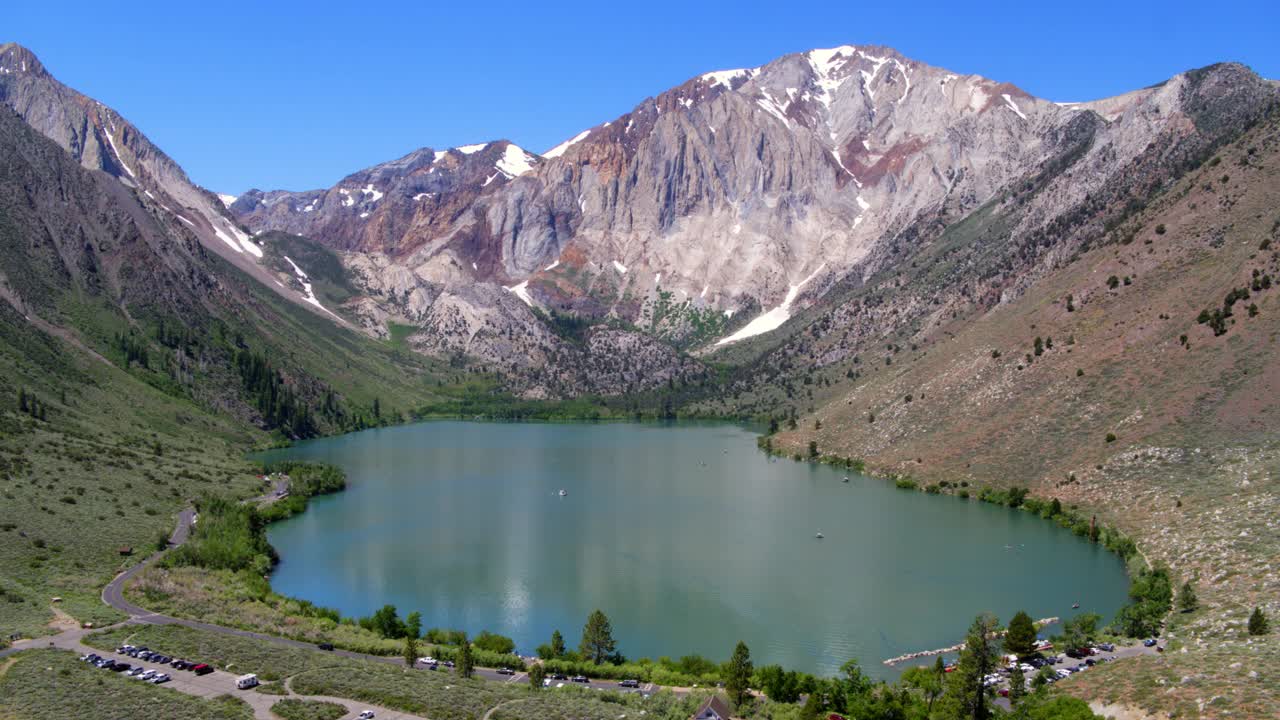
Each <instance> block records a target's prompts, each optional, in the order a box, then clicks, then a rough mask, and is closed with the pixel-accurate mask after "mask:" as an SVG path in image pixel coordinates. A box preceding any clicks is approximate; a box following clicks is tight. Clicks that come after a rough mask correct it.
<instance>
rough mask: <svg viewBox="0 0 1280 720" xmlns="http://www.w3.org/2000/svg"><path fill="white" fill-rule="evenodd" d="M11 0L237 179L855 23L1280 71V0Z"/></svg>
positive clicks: (8, 35)
mask: <svg viewBox="0 0 1280 720" xmlns="http://www.w3.org/2000/svg"><path fill="white" fill-rule="evenodd" d="M6 5H7V7H5V8H3V9H0V35H2V36H0V41H9V40H12V41H16V42H19V43H22V44H23V45H26V46H27V47H29V48H31V49H32V50H34V51H35V52H36V54H37V55H38V56H39V57H40V58H41V60H43V61H44V63H45V65H46V66H47V67H48V68H49V69H50V71H51V72H53V73H54V75H55V76H57V77H58V78H59V79H60V80H62V81H63V82H65V83H67V84H68V85H70V86H72V87H74V88H76V89H78V90H80V91H82V92H84V93H86V94H88V95H90V96H92V97H94V98H97V99H98V100H101V101H102V102H104V103H106V104H108V105H110V106H112V107H114V108H115V109H117V110H118V111H120V112H121V113H122V114H123V115H124V116H125V117H127V118H129V119H130V120H131V121H133V122H134V123H135V124H136V125H137V126H139V127H140V128H141V129H142V131H143V132H145V133H146V134H147V135H148V136H149V137H150V138H151V139H152V140H153V141H155V142H156V143H157V144H158V145H159V146H160V147H161V148H163V149H164V150H165V151H166V152H168V153H169V154H170V155H171V156H173V157H174V158H175V159H176V160H177V161H178V162H179V163H181V164H182V165H183V167H185V168H186V170H187V172H188V173H189V174H190V175H191V176H192V178H193V179H194V180H195V181H196V182H198V183H200V184H202V185H205V186H206V187H209V188H210V189H213V190H217V191H221V192H231V193H238V192H241V191H243V190H245V189H247V188H250V187H259V188H287V189H293V190H302V189H309V188H316V187H327V186H329V185H331V184H333V183H334V182H336V181H337V180H338V179H340V178H341V177H342V176H343V175H345V174H347V173H349V172H352V171H354V170H357V169H360V168H362V167H367V166H369V165H372V164H375V163H378V162H382V161H384V160H389V159H392V158H395V157H399V156H400V155H403V154H405V153H407V152H409V151H411V150H413V149H415V148H418V147H423V146H431V147H450V146H455V145H462V144H467V143H474V142H480V141H485V140H494V139H499V138H508V139H510V140H512V141H514V142H516V143H517V144H520V145H522V146H524V147H527V148H529V149H531V150H535V151H543V150H546V149H548V148H550V147H552V146H554V145H556V144H557V143H559V142H560V141H561V140H564V139H565V138H568V137H570V136H572V135H574V134H576V133H577V132H578V131H579V130H581V129H583V128H586V127H589V126H591V125H595V124H596V123H599V122H603V121H604V120H608V119H611V118H613V117H616V116H617V115H620V114H622V113H623V112H626V111H627V110H629V109H630V108H631V107H633V106H634V105H636V104H637V103H638V102H639V101H640V100H642V99H644V98H645V97H648V96H650V95H654V94H656V93H659V92H661V91H663V90H665V89H666V88H669V87H671V86H673V85H677V84H679V83H681V82H683V81H684V80H686V79H688V78H689V77H691V76H693V75H697V74H700V73H702V72H706V71H709V70H717V69H725V68H735V67H750V66H755V65H760V64H763V63H765V62H768V61H769V60H771V59H773V58H775V57H777V56H779V55H783V54H785V53H788V52H796V51H801V50H807V49H810V48H814V47H831V46H834V45H841V44H846V43H847V44H879V45H888V46H891V47H894V48H897V49H898V50H900V51H901V52H902V53H904V54H905V55H907V56H908V57H911V58H914V59H916V60H920V61H923V62H927V63H930V64H933V65H938V66H942V67H946V68H949V69H951V70H954V71H958V72H962V73H978V74H981V75H985V76H987V77H991V78H994V79H997V80H1002V81H1007V82H1012V83H1014V84H1016V85H1018V86H1020V87H1022V88H1023V89H1025V90H1027V91H1028V92H1030V93H1032V94H1034V95H1038V96H1041V97H1045V98H1048V99H1050V100H1058V101H1067V100H1088V99H1093V98H1097V97H1104V96H1108V95H1114V94H1117V93H1121V92H1125V91H1127V90H1131V89H1134V88H1138V87H1142V86H1146V85H1150V84H1153V83H1156V82H1159V81H1161V80H1163V79H1165V78H1167V77H1169V76H1170V75H1173V74H1175V73H1177V72H1180V71H1182V70H1186V69H1189V68H1193V67H1199V66H1202V65H1207V64H1210V63H1213V62H1217V61H1221V60H1236V61H1240V62H1243V63H1246V64H1248V65H1250V66H1251V67H1253V68H1254V69H1255V70H1256V71H1258V72H1259V73H1260V74H1262V75H1264V76H1266V77H1269V78H1280V50H1278V49H1277V46H1280V33H1278V31H1277V28H1280V2H1276V1H1275V0H1271V1H1270V2H1261V1H1259V2H1203V1H1200V2H1195V3H1181V2H1163V3H1155V2H1124V1H1123V0H1110V1H1109V2H1093V1H1092V0H1078V1H1075V2H1066V3H1043V4H1042V3H1037V2H1018V3H985V4H984V3H972V2H970V3H933V2H924V1H922V0H915V1H912V2H876V3H856V2H840V0H827V1H826V2H822V3H806V2H800V1H798V0H774V1H773V2H767V3H756V2H705V3H699V2H692V1H690V0H685V1H684V2H666V1H656V2H643V1H642V2H627V3H620V2H599V1H598V2H593V3H583V2H561V3H539V2H529V1H528V0H525V1H524V2H504V1H501V0H496V1H495V0H490V1H487V2H467V3H463V2H454V3H428V2H417V3H398V2H393V1H391V0H386V1H383V2H345V3H332V4H330V3H326V2H320V1H313V2H306V3H293V2H275V3H234V2H204V3H198V4H197V3H184V2H178V3H147V2H135V3H105V2H101V1H100V0H99V1H98V2H93V3H79V2H74V1H66V0H64V1H60V2H45V3H30V2H13V3H7V4H6ZM258 5H261V7H257V6H258Z"/></svg>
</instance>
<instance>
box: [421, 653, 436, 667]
mask: <svg viewBox="0 0 1280 720" xmlns="http://www.w3.org/2000/svg"><path fill="white" fill-rule="evenodd" d="M435 661H436V659H435V658H433V657H431V656H430V655H428V656H426V657H420V658H418V662H420V663H422V664H423V665H431V664H432V663H434V662H435Z"/></svg>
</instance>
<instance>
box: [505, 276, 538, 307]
mask: <svg viewBox="0 0 1280 720" xmlns="http://www.w3.org/2000/svg"><path fill="white" fill-rule="evenodd" d="M503 289H504V290H506V291H507V292H509V293H512V294H513V295H515V296H516V297H518V298H520V299H521V300H523V301H524V304H525V305H528V306H529V307H533V298H532V297H530V296H529V281H528V280H525V281H524V282H521V283H517V284H515V285H512V286H511V287H509V288H503Z"/></svg>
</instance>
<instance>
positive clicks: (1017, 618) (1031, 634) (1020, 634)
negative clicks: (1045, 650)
mask: <svg viewBox="0 0 1280 720" xmlns="http://www.w3.org/2000/svg"><path fill="white" fill-rule="evenodd" d="M1035 644H1036V626H1035V624H1034V623H1032V622H1031V616H1030V615H1028V614H1027V613H1026V612H1024V611H1022V610H1019V611H1018V612H1017V614H1016V615H1014V616H1013V619H1012V620H1010V621H1009V630H1008V632H1006V633H1005V636H1004V649H1005V650H1006V651H1008V652H1010V653H1012V654H1014V655H1017V656H1018V657H1026V656H1027V655H1030V654H1031V653H1032V652H1033V651H1034V650H1035Z"/></svg>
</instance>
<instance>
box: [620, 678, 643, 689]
mask: <svg viewBox="0 0 1280 720" xmlns="http://www.w3.org/2000/svg"><path fill="white" fill-rule="evenodd" d="M618 687H624V688H638V687H640V681H639V680H619V681H618Z"/></svg>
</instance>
